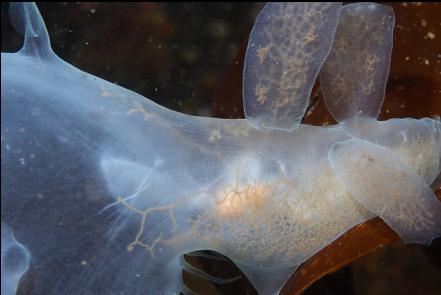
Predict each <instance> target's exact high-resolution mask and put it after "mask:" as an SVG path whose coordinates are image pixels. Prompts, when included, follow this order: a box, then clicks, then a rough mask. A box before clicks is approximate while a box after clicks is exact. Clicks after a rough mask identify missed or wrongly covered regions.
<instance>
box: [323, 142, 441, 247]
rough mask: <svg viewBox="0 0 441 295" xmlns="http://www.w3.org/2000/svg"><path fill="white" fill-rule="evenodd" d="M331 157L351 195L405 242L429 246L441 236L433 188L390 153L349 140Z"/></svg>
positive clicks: (333, 150)
mask: <svg viewBox="0 0 441 295" xmlns="http://www.w3.org/2000/svg"><path fill="white" fill-rule="evenodd" d="M329 157H330V161H331V166H332V167H333V168H334V171H335V172H336V174H337V178H338V179H339V180H340V181H342V183H343V184H344V185H345V187H346V188H347V189H348V190H349V191H350V192H351V194H352V196H353V197H354V198H356V199H357V200H358V201H360V203H362V204H363V206H364V207H365V208H367V209H368V210H369V211H371V212H374V213H375V214H376V215H378V216H380V217H381V218H382V219H383V220H384V221H385V222H386V223H387V224H388V225H389V226H390V227H391V228H393V229H394V230H395V231H396V232H397V233H399V235H400V236H401V238H402V239H403V240H404V241H406V242H408V243H422V244H429V243H430V242H432V239H433V238H434V237H438V236H441V203H440V202H439V201H438V200H437V198H436V196H435V194H434V193H433V191H432V189H431V188H430V186H429V185H428V184H427V183H426V182H425V181H424V180H423V179H422V178H421V177H420V176H419V175H417V174H416V173H415V172H413V171H412V170H411V169H409V167H408V166H406V165H404V164H403V163H402V162H401V161H400V159H399V158H398V157H396V156H395V155H394V154H393V153H391V152H390V151H389V150H387V149H385V148H383V147H380V146H378V145H376V144H372V143H370V142H368V141H364V140H359V139H350V140H347V141H343V142H338V143H336V144H335V145H334V146H333V147H332V148H331V150H330V153H329ZM385 179H390V180H391V181H389V182H385V181H384V180H385ZM415 196H419V197H418V198H415Z"/></svg>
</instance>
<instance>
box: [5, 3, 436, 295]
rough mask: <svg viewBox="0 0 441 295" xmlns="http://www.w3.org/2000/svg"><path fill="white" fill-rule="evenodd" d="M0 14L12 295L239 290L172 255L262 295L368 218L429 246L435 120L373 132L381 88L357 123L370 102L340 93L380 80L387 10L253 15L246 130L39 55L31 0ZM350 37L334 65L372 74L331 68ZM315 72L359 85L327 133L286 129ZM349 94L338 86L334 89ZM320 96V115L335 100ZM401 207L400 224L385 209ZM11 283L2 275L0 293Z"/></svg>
mask: <svg viewBox="0 0 441 295" xmlns="http://www.w3.org/2000/svg"><path fill="white" fill-rule="evenodd" d="M12 10H13V11H15V12H14V13H11V15H12V16H13V19H12V22H13V23H14V24H15V27H17V28H18V30H19V31H21V32H24V34H25V40H27V41H25V45H24V49H22V50H21V51H19V52H18V53H14V54H5V53H2V61H1V66H2V73H3V75H2V77H1V81H2V82H1V83H2V90H1V91H2V93H1V103H2V105H1V113H2V118H1V120H2V141H1V144H2V153H1V155H2V163H1V166H2V167H1V169H2V172H1V178H2V179H1V180H2V184H1V185H2V186H1V188H2V193H1V202H2V203H1V204H2V223H3V222H4V223H5V224H8V225H9V226H10V229H11V233H12V232H13V233H14V241H16V244H17V245H18V244H19V245H21V246H22V247H23V248H20V249H22V250H23V251H22V252H21V253H27V254H26V255H22V256H20V257H23V259H22V260H20V261H21V262H23V263H21V264H20V265H21V266H22V267H20V268H17V269H20V271H18V272H15V274H18V275H17V276H21V275H23V274H24V273H25V272H26V270H27V268H28V267H27V265H29V269H28V270H27V272H26V273H27V274H29V275H26V276H22V277H21V278H26V280H29V281H30V283H29V284H26V286H27V288H28V289H26V290H23V291H22V292H23V293H26V294H145V293H149V294H174V293H176V294H178V293H179V292H180V291H184V292H186V293H191V292H192V290H191V286H184V284H183V283H182V279H181V269H182V268H183V269H185V270H187V271H188V272H190V273H192V274H195V275H197V276H200V277H202V278H204V279H207V280H210V281H212V282H215V283H224V282H229V281H231V280H234V279H235V278H230V279H220V278H217V277H213V276H210V275H208V274H205V273H203V272H202V271H200V270H198V269H195V268H194V267H193V266H191V265H189V264H188V263H186V262H185V261H183V258H182V256H183V255H184V254H186V253H189V252H192V251H197V250H214V251H217V252H219V253H222V254H223V255H225V256H228V257H229V258H231V260H232V261H233V262H235V263H236V265H237V266H238V267H239V268H240V269H241V270H242V271H243V272H244V274H245V275H246V276H247V277H248V278H249V279H250V281H251V283H252V284H253V285H254V286H255V287H256V290H257V291H258V292H259V293H260V294H274V293H278V292H279V290H280V288H281V287H282V285H283V284H284V282H285V281H286V280H287V279H288V277H289V275H290V274H291V273H292V272H293V271H294V270H295V269H296V268H297V266H298V265H299V264H301V263H302V262H304V261H305V260H307V259H308V258H310V257H311V256H312V255H314V254H315V253H317V252H318V251H320V250H321V249H323V248H324V247H325V246H326V245H328V244H329V243H331V242H332V241H334V240H335V239H336V238H338V237H339V236H340V235H342V234H343V233H345V232H346V231H347V230H348V229H350V228H352V227H353V226H355V225H357V224H359V223H361V222H363V221H365V220H367V219H370V218H372V217H374V216H376V215H379V216H380V217H382V218H383V219H384V220H385V221H386V222H388V224H390V225H391V226H392V227H393V228H394V229H395V230H396V231H397V232H398V233H399V234H400V235H401V236H402V237H403V239H404V240H405V241H407V242H415V241H416V242H422V243H428V242H430V241H431V239H433V237H436V236H438V235H439V231H438V229H439V228H441V225H440V222H441V220H439V219H438V216H439V210H440V206H441V205H440V204H439V202H437V201H436V199H435V196H434V194H433V192H432V191H430V189H428V184H430V183H431V182H432V181H433V179H435V177H436V176H437V175H438V174H439V173H440V165H439V164H440V153H441V136H440V133H441V124H440V122H439V121H437V120H433V119H429V118H425V119H421V120H414V119H393V120H389V121H385V122H379V121H376V116H377V114H378V113H377V112H376V111H375V110H376V109H377V108H378V104H380V105H381V102H382V99H383V97H382V96H381V95H382V92H381V91H378V92H375V94H373V95H375V98H376V99H375V103H376V104H377V105H376V107H375V108H374V109H375V110H374V111H372V112H371V111H369V112H366V114H368V115H367V116H359V111H360V110H361V111H364V110H365V109H369V108H366V107H367V106H368V105H366V104H369V102H368V100H366V99H364V98H363V97H361V96H354V95H353V94H354V93H356V94H363V95H365V94H366V95H367V96H366V97H368V96H369V95H371V92H369V89H380V90H381V87H384V84H385V80H386V79H387V71H386V69H387V68H388V66H389V57H388V55H387V54H390V52H389V51H388V50H387V49H388V48H391V38H390V36H391V29H392V27H393V14H392V13H391V11H390V10H388V9H386V8H384V6H380V5H375V4H364V3H360V4H352V5H347V6H343V8H342V7H341V6H340V4H338V3H337V4H335V3H334V4H310V3H291V4H285V3H270V4H267V6H266V7H265V8H264V9H263V11H262V12H261V13H262V15H260V16H259V17H258V23H257V26H256V27H255V29H254V30H253V34H252V36H251V42H250V46H249V48H248V52H247V58H246V61H245V71H244V87H245V88H244V104H245V109H246V118H247V120H223V119H215V118H205V117H193V116H187V115H184V114H181V113H178V112H174V111H171V110H168V109H166V108H163V107H161V106H159V105H157V104H155V103H153V102H152V101H150V100H148V99H146V98H145V97H142V96H140V95H138V94H136V93H134V92H131V91H129V90H126V89H124V88H122V87H119V86H116V85H114V84H111V83H109V82H106V81H104V80H102V79H100V78H97V77H94V76H92V75H89V74H87V73H84V72H82V71H80V70H78V69H76V68H74V67H72V66H70V65H68V64H67V63H65V62H63V61H61V60H60V59H59V58H58V57H56V55H55V54H54V53H53V52H52V50H51V49H50V46H49V39H48V37H47V32H46V29H45V26H44V23H43V21H42V18H41V16H40V15H39V12H38V10H37V8H36V6H35V4H27V3H26V4H16V5H13V6H12ZM353 12H355V13H356V15H358V16H357V17H355V18H353V17H352V15H353ZM318 15H319V16H321V18H319V19H317V17H318ZM16 17H20V19H15V18H16ZM360 19H363V20H364V21H363V22H360V21H359V20H360ZM297 22H298V23H300V24H302V25H303V26H302V29H301V30H298V29H297V28H298V27H297V26H296V25H297V24H298V23H297ZM366 23H367V24H369V26H363V25H362V24H366ZM354 25H359V29H358V30H357V34H358V35H357V37H358V38H355V39H351V38H350V37H351V36H349V35H348V34H349V33H348V32H350V28H352V27H353V26H354ZM373 27H375V28H379V29H378V30H375V31H373V30H371V28H373ZM260 30H262V31H260ZM334 33H335V39H336V41H335V42H334ZM374 34H375V35H377V37H379V36H385V38H381V39H375V40H377V41H378V42H377V43H375V42H374V43H371V44H376V45H377V46H378V47H379V48H381V50H378V51H377V48H376V47H372V48H370V47H369V48H363V47H364V46H366V44H364V43H363V42H360V40H370V39H371V38H375V36H374ZM266 36H277V38H273V39H271V40H270V39H268V38H266ZM351 40H352V41H354V42H355V43H347V45H348V46H350V47H351V48H353V50H352V51H351V55H349V56H347V58H348V59H352V60H353V61H354V62H359V63H360V64H361V65H366V66H368V67H367V68H361V69H367V70H368V71H366V72H359V70H360V67H353V68H348V69H346V68H345V67H344V66H343V65H344V64H342V63H344V62H345V61H346V60H345V59H344V56H343V58H342V55H341V50H340V49H341V47H340V46H341V44H345V43H346V42H350V41H351ZM26 42H27V43H26ZM269 44H270V45H271V46H270V47H268V45H269ZM331 47H332V48H331ZM360 47H362V48H360ZM309 50H312V51H309ZM305 52H313V53H315V54H312V53H311V55H307V56H305V54H304V53H305ZM329 52H330V54H329V56H328V57H327V55H328V53H329ZM288 53H289V54H288ZM373 53H378V55H374V58H370V57H372V55H373ZM287 54H288V55H287ZM325 59H327V60H326V61H325ZM323 63H324V66H323V67H322V65H323ZM278 66H280V67H281V68H279V67H278ZM299 69H301V70H299ZM320 69H321V71H322V72H321V74H320V75H321V79H322V80H323V81H324V84H326V81H330V80H331V79H332V77H333V76H332V75H333V74H334V73H335V74H336V75H337V76H339V75H340V76H341V75H343V74H344V75H348V76H349V77H360V80H361V81H363V82H362V84H365V85H368V86H372V87H367V88H366V87H360V89H361V91H358V90H357V91H348V92H347V93H344V94H345V96H344V99H343V100H341V101H340V103H337V105H338V108H342V109H345V115H344V116H343V117H339V116H338V115H336V119H337V120H339V122H340V124H338V125H335V126H328V127H316V126H308V125H299V122H300V118H301V117H302V115H303V112H304V109H305V105H306V103H307V100H308V96H309V92H310V88H311V86H312V84H313V83H314V79H315V78H316V76H317V73H318V71H319V70H320ZM290 75H292V80H291V79H290ZM281 77H282V78H283V79H280V78H281ZM340 80H341V79H340ZM279 82H280V83H279ZM345 83H350V85H345ZM259 85H260V86H259ZM354 85H355V86H359V85H357V84H356V83H355V84H354V83H353V81H352V80H350V79H343V82H341V84H339V88H338V89H340V90H346V89H354V88H353V87H354ZM262 86H263V87H262ZM362 86H363V85H362ZM347 87H352V88H347ZM326 89H327V88H326V86H325V87H324V94H325V98H326V100H327V105H328V107H329V108H330V109H331V112H332V108H333V107H332V106H333V105H334V104H333V103H332V101H333V100H336V101H338V99H340V96H339V95H337V94H334V93H332V92H330V91H329V88H328V90H326ZM346 94H347V95H346ZM341 97H343V96H341ZM328 102H329V103H328ZM353 105H356V106H357V107H356V108H354V107H349V106H353ZM284 107H286V108H284ZM333 113H334V112H333ZM403 182H404V183H405V186H403V187H402V188H400V184H401V183H403ZM373 188H375V190H374V189H373ZM408 190H411V191H412V192H414V193H413V194H410V193H409V191H408ZM389 196H392V197H389ZM401 203H402V204H407V205H409V206H411V208H412V211H411V214H408V212H407V211H406V212H404V213H405V214H404V213H403V214H399V215H397V212H401V211H400V210H401V209H403V210H404V211H405V209H406V208H403V207H401V206H399V205H400V204H401ZM383 206H385V207H386V208H385V210H379V209H378V208H379V207H383ZM10 237H12V236H11V235H10ZM10 240H11V241H12V239H10ZM3 246H4V245H3V244H2V253H3V250H6V246H5V248H4V247H3ZM27 255H28V256H27ZM26 257H27V258H26ZM2 258H3V256H2ZM24 258H26V259H24ZM2 263H3V261H2ZM2 265H3V264H2ZM17 265H18V264H17ZM11 274H12V272H9V273H8V272H2V288H3V282H4V281H5V282H6V280H8V279H12V276H11ZM4 276H7V277H4ZM17 276H16V277H17ZM11 281H12V280H11ZM15 281H16V283H15V284H17V283H18V282H20V278H18V279H16V280H15ZM10 290H13V289H12V288H11V289H10ZM18 290H20V286H19V288H18Z"/></svg>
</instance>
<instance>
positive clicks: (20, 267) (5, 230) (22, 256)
mask: <svg viewBox="0 0 441 295" xmlns="http://www.w3.org/2000/svg"><path fill="white" fill-rule="evenodd" d="M29 258H30V255H29V252H28V250H27V249H26V248H25V247H24V246H23V245H22V244H20V243H19V242H17V240H16V239H15V237H14V233H13V232H12V230H11V228H10V227H9V226H8V225H7V224H6V223H3V222H2V259H1V260H2V294H3V295H13V294H15V292H16V291H17V286H18V284H19V281H20V279H21V277H22V275H23V274H24V273H26V271H27V270H28V268H29V262H30V261H29Z"/></svg>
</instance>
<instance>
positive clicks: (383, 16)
mask: <svg viewBox="0 0 441 295" xmlns="http://www.w3.org/2000/svg"><path fill="white" fill-rule="evenodd" d="M393 27H394V14H393V11H392V9H390V8H389V7H387V6H384V5H378V4H374V3H355V4H351V5H346V6H344V7H343V9H342V12H341V17H340V23H339V25H338V28H337V33H336V34H335V40H334V44H333V47H332V51H331V53H330V54H329V56H328V59H327V60H326V63H325V64H324V65H323V68H322V70H321V72H320V84H321V87H322V89H323V94H324V98H325V103H326V106H327V108H328V109H329V111H330V112H331V114H332V116H333V117H334V119H336V120H337V121H338V122H343V121H345V120H348V119H351V118H354V117H360V118H366V117H368V118H373V119H375V118H377V116H378V114H379V113H380V109H381V105H382V104H383V99H384V92H385V88H386V83H387V77H388V75H389V63H390V56H391V53H392V45H393V40H392V38H393Z"/></svg>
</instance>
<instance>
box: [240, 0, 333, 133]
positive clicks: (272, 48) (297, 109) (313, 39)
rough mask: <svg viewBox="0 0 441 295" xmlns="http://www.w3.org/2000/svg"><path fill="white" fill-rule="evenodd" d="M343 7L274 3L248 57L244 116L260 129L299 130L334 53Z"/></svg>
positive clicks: (251, 42)
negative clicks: (335, 35) (326, 62)
mask: <svg viewBox="0 0 441 295" xmlns="http://www.w3.org/2000/svg"><path fill="white" fill-rule="evenodd" d="M340 10H341V4H340V3H339V2H335V3H320V2H318V3H314V2H310V3H301V4H297V5H292V4H290V3H269V4H268V5H266V6H265V7H264V8H263V9H262V11H261V12H260V14H259V15H258V16H257V19H256V23H255V24H254V27H253V30H252V31H251V34H250V40H249V42H248V48H247V52H246V55H245V67H244V76H243V99H244V110H245V117H246V118H247V120H248V122H249V123H250V124H251V125H252V126H253V127H254V128H256V129H258V130H271V129H281V130H286V131H292V130H295V129H296V128H297V127H298V126H299V124H300V122H301V121H302V118H303V114H304V113H305V110H306V107H307V106H308V102H309V96H310V94H311V90H312V87H313V86H314V82H315V78H317V75H318V73H319V70H320V68H321V66H322V65H323V63H324V62H325V59H326V56H327V55H328V53H329V51H330V50H331V46H332V41H333V38H334V33H335V29H336V27H337V24H338V21H339V15H340Z"/></svg>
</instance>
